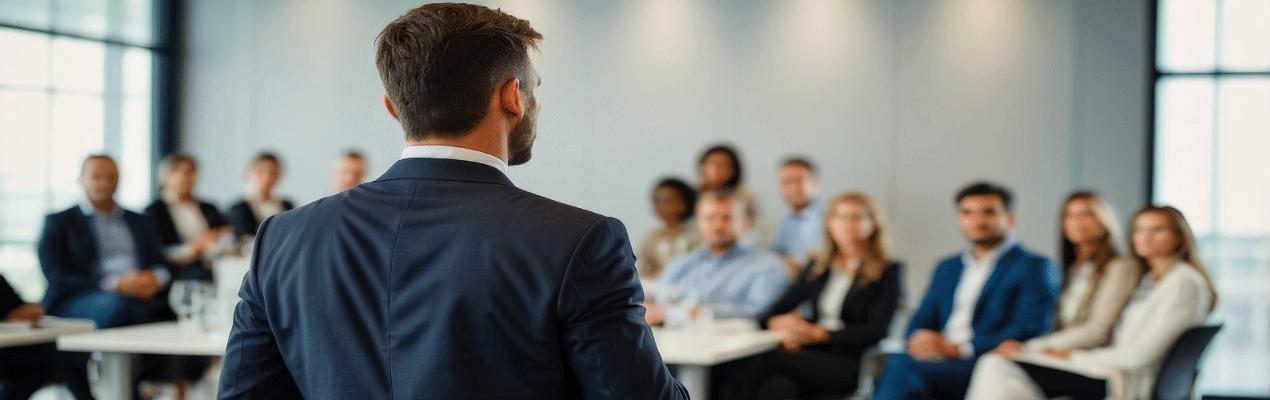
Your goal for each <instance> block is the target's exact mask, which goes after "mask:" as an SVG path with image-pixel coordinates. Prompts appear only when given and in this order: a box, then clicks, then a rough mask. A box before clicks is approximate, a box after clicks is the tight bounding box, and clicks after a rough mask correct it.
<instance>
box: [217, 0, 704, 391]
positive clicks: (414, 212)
mask: <svg viewBox="0 0 1270 400" xmlns="http://www.w3.org/2000/svg"><path fill="white" fill-rule="evenodd" d="M540 38H541V35H540V34H538V33H537V32H535V31H534V30H533V29H532V28H530V27H529V24H528V22H526V21H524V20H520V19H517V18H515V17H513V16H510V15H507V14H505V13H502V12H501V11H497V10H490V9H488V8H485V7H481V6H473V5H465V4H429V5H425V6H423V7H419V8H416V9H414V10H411V11H410V12H408V13H407V14H406V15H404V16H402V17H400V18H398V19H397V20H396V21H394V22H392V23H391V24H389V25H388V27H387V28H385V29H384V31H383V32H382V33H381V34H380V36H379V39H378V53H377V60H376V61H377V66H378V67H379V71H380V75H381V77H382V78H383V81H384V86H385V88H386V89H387V95H386V96H385V103H386V106H387V108H388V111H389V113H391V114H392V115H393V116H394V117H396V118H397V119H398V120H399V121H400V122H401V125H402V127H403V129H404V131H405V134H406V141H407V147H406V149H405V150H404V151H403V152H402V159H401V160H399V161H397V162H396V163H395V164H394V165H393V166H392V167H391V168H390V169H389V170H388V172H387V173H385V174H384V175H383V176H382V177H380V178H379V179H378V180H376V181H374V182H369V183H365V184H362V185H360V186H357V187H355V188H352V189H349V190H347V191H344V192H341V193H339V194H336V195H334V196H331V197H327V198H325V199H321V200H318V201H316V202H313V203H311V204H309V205H306V206H304V207H300V208H298V209H295V210H293V211H290V212H287V213H283V214H280V215H278V216H275V217H273V218H270V219H268V220H266V221H265V222H264V223H263V224H262V225H261V227H260V230H259V232H258V235H257V237H256V244H255V254H254V255H253V257H252V262H251V269H250V271H249V272H248V274H247V276H246V277H245V279H244V281H243V285H242V289H241V293H240V295H241V297H242V301H241V302H240V303H239V305H238V308H237V310H236V313H235V315H234V328H233V331H232V333H231V334H230V338H229V347H228V349H227V351H226V355H225V361H224V372H223V374H222V377H221V381H220V382H221V387H220V397H221V398H222V399H240V398H242V399H245V398H298V397H304V398H309V399H345V398H370V399H389V398H396V399H425V398H437V399H451V398H481V399H497V398H518V399H519V398H638V399H655V398H686V397H687V395H686V393H685V391H684V389H683V387H682V386H680V385H679V383H678V382H676V381H675V380H674V379H673V378H672V377H671V376H670V373H669V371H668V370H667V368H666V367H665V365H664V364H663V363H662V360H661V357H660V355H659V354H658V352H657V348H656V347H655V345H654V343H653V337H652V334H651V330H650V329H649V327H648V325H646V324H645V323H644V320H643V312H644V309H643V308H642V307H641V306H640V302H641V301H642V300H643V297H644V296H643V292H642V291H641V289H640V284H639V281H638V278H637V275H636V271H635V267H634V261H635V259H634V256H633V254H632V251H631V248H630V243H629V241H628V239H627V237H626V232H625V228H624V227H623V226H622V224H621V223H620V222H618V221H617V220H615V219H612V218H607V217H604V216H601V215H597V214H594V213H591V212H588V211H585V210H581V209H578V208H574V207H570V206H567V205H564V204H560V203H557V202H554V201H551V200H548V199H546V198H543V197H540V196H537V195H534V194H532V193H529V192H526V191H524V190H520V189H517V188H516V187H515V186H513V185H512V183H511V181H510V180H509V179H508V178H507V175H506V172H505V169H506V166H507V164H511V165H518V164H522V163H524V162H526V161H528V160H529V157H530V148H531V146H532V143H533V139H534V118H535V116H536V114H537V111H538V107H537V104H536V100H535V99H534V87H535V86H537V84H538V81H539V80H538V76H537V73H535V72H534V69H533V67H532V65H531V64H530V62H529V59H528V50H529V48H530V47H536V43H537V41H538V40H539V39H540Z"/></svg>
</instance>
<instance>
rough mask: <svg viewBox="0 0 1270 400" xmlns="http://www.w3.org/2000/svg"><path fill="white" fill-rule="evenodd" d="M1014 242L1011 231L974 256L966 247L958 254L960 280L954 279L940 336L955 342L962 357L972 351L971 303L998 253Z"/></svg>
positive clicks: (977, 296)
mask: <svg viewBox="0 0 1270 400" xmlns="http://www.w3.org/2000/svg"><path fill="white" fill-rule="evenodd" d="M1017 242H1018V239H1016V238H1015V237H1014V235H1013V234H1011V235H1009V236H1007V237H1006V239H1005V240H1003V241H1001V243H1000V244H998V245H997V247H995V248H993V249H992V251H990V252H988V254H986V255H984V256H983V258H981V259H978V260H976V259H975V256H974V249H971V250H966V252H965V253H962V254H961V264H962V265H963V267H964V268H962V270H961V280H959V281H957V290H956V292H954V294H953V309H952V314H951V315H949V316H948V322H947V323H945V324H944V332H943V334H944V340H947V341H948V342H949V343H952V344H954V345H957V347H958V348H959V349H960V350H961V354H960V356H961V358H962V359H966V358H970V357H972V356H974V354H975V347H974V343H973V341H974V339H975V330H974V317H975V306H976V305H978V304H979V295H980V294H982V293H983V285H984V284H986V283H988V278H989V277H991V276H992V271H995V270H996V269H997V261H998V260H999V259H1000V258H1001V254H1002V253H1005V251H1006V249H1009V248H1010V247H1012V246H1014V244H1015V243H1017Z"/></svg>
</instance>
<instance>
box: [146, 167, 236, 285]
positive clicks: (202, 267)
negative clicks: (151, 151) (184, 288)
mask: <svg viewBox="0 0 1270 400" xmlns="http://www.w3.org/2000/svg"><path fill="white" fill-rule="evenodd" d="M158 172H159V173H158V175H159V176H158V177H159V182H161V183H162V185H163V186H162V191H161V192H160V197H159V199H158V200H155V201H154V202H153V203H150V205H149V206H148V207H146V209H145V215H146V216H147V217H150V220H151V221H154V225H155V229H156V230H157V231H158V233H159V242H160V243H162V244H163V245H164V246H165V247H164V253H166V254H167V256H168V261H170V262H171V264H172V265H173V266H174V267H175V268H176V275H177V279H201V280H211V279H212V272H211V268H212V262H211V261H212V258H214V257H216V256H218V255H220V254H221V253H223V252H225V251H228V250H229V246H227V245H225V244H224V243H223V242H221V239H222V238H223V237H224V236H225V235H226V234H229V233H231V232H232V230H233V227H232V226H230V225H229V224H228V223H227V222H225V218H224V217H222V216H221V214H220V211H218V210H216V206H213V205H212V204H211V203H208V202H205V201H202V200H199V199H197V198H195V197H194V185H195V184H196V183H197V182H198V163H197V162H196V161H195V160H194V158H193V157H190V156H188V155H185V154H172V155H169V156H167V157H164V158H163V160H161V161H160V162H159V171H158Z"/></svg>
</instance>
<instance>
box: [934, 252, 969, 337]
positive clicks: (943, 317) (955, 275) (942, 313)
mask: <svg viewBox="0 0 1270 400" xmlns="http://www.w3.org/2000/svg"><path fill="white" fill-rule="evenodd" d="M952 267H953V268H952V271H949V274H950V275H952V279H950V280H951V281H952V284H951V285H947V286H944V287H943V290H946V291H947V292H948V293H947V294H945V295H943V296H940V298H942V299H947V301H944V302H942V303H941V304H940V305H939V328H940V329H941V330H942V329H943V328H944V326H945V325H947V324H948V318H951V317H952V310H953V304H954V303H956V302H957V285H960V284H961V273H962V272H963V271H965V270H966V264H965V263H963V262H961V257H957V258H956V259H955V261H954V263H953V265H952ZM936 278H938V277H936Z"/></svg>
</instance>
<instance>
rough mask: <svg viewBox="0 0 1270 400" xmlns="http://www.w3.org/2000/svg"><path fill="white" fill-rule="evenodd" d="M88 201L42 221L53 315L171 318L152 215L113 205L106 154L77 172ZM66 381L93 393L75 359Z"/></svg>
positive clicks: (115, 320) (47, 303)
mask: <svg viewBox="0 0 1270 400" xmlns="http://www.w3.org/2000/svg"><path fill="white" fill-rule="evenodd" d="M79 182H80V185H81V186H83V187H84V194H85V197H86V199H85V201H84V203H83V204H80V205H77V206H74V207H71V208H69V209H67V210H65V211H62V212H58V213H55V214H52V215H49V216H48V217H46V218H45V220H44V233H43V234H42V235H41V236H40V243H39V257H40V268H42V269H43V270H44V277H45V278H46V279H47V280H48V284H49V285H48V290H47V291H46V292H45V293H44V302H43V303H44V309H45V310H48V313H49V315H56V316H60V317H71V318H87V319H91V320H93V321H95V322H97V327H98V328H113V327H118V326H127V325H134V324H141V323H146V322H152V321H157V320H165V319H172V318H173V316H172V311H171V309H169V308H168V306H167V299H166V296H164V295H163V290H164V288H165V287H167V284H168V282H170V281H171V279H172V275H171V271H169V270H168V267H167V265H166V263H165V261H164V258H163V253H162V250H160V245H159V239H158V235H157V234H156V233H155V232H154V224H153V223H152V222H150V220H149V219H147V218H146V217H144V216H142V215H141V214H137V213H135V212H132V211H128V210H124V209H123V208H120V207H119V205H118V204H116V203H115V198H114V196H115V189H116V188H117V187H118V184H119V169H118V167H117V166H116V164H115V161H114V160H113V159H111V158H110V157H108V156H104V155H94V156H89V157H88V158H87V159H85V160H84V164H83V167H82V169H81V173H80V177H79ZM72 361H73V362H71V363H68V364H70V368H69V370H68V371H67V373H68V374H70V375H69V377H68V379H69V381H68V382H67V386H68V387H69V388H70V389H71V392H72V393H73V394H75V395H76V397H77V398H91V396H90V395H89V392H88V386H87V375H86V372H85V370H84V368H85V365H84V363H85V362H87V358H84V357H82V356H77V357H73V360H72Z"/></svg>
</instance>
